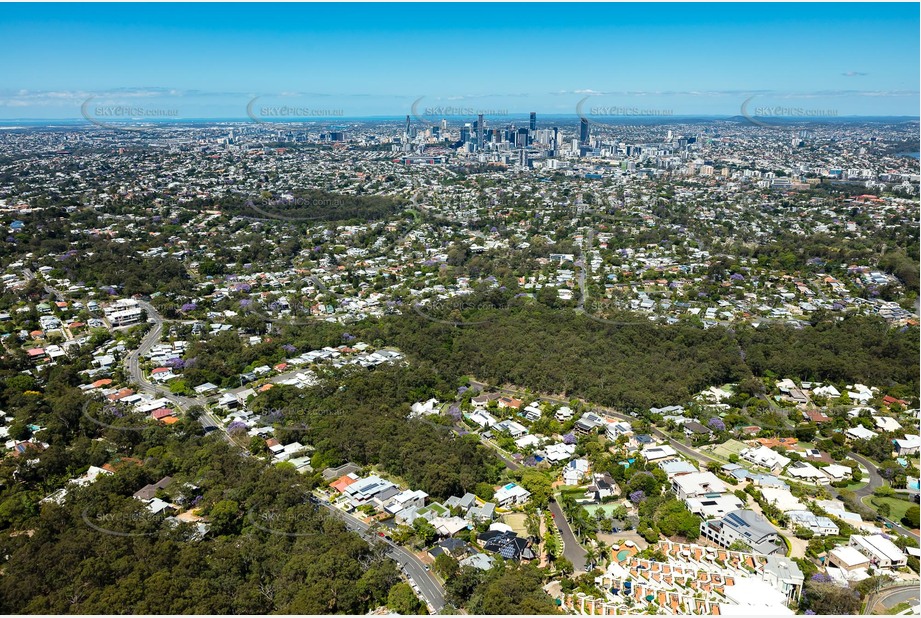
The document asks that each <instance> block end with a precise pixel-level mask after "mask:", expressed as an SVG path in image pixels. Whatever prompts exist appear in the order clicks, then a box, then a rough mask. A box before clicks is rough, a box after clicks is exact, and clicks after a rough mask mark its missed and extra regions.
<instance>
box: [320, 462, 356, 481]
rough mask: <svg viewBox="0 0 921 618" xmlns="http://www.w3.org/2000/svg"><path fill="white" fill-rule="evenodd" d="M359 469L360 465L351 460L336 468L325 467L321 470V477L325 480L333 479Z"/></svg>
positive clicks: (353, 472)
mask: <svg viewBox="0 0 921 618" xmlns="http://www.w3.org/2000/svg"><path fill="white" fill-rule="evenodd" d="M360 470H361V466H359V465H357V464H353V463H351V462H349V463H346V464H342V465H341V466H339V467H338V468H327V469H325V470H323V479H324V480H326V481H334V480H336V479H338V478H340V477H343V476H346V475H349V474H355V473H357V472H358V471H360Z"/></svg>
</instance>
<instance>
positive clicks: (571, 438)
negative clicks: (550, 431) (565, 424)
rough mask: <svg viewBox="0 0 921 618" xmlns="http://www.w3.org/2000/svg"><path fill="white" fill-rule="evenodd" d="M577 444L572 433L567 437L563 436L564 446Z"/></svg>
mask: <svg viewBox="0 0 921 618" xmlns="http://www.w3.org/2000/svg"><path fill="white" fill-rule="evenodd" d="M575 443H576V436H575V435H573V434H571V433H567V434H566V435H564V436H563V444H575Z"/></svg>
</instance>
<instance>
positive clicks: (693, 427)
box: [684, 421, 713, 437]
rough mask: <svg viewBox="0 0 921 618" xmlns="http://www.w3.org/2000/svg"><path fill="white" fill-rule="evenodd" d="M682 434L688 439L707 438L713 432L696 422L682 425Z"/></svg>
mask: <svg viewBox="0 0 921 618" xmlns="http://www.w3.org/2000/svg"><path fill="white" fill-rule="evenodd" d="M684 433H685V435H686V436H688V437H692V436H709V435H710V434H712V433H713V432H712V431H710V430H709V429H708V428H707V427H705V426H704V425H702V424H700V423H698V422H697V421H688V422H687V423H685V424H684Z"/></svg>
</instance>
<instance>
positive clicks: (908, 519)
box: [902, 504, 921, 530]
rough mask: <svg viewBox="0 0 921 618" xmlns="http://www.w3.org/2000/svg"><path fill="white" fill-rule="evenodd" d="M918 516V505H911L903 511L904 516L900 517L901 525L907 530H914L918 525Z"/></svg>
mask: <svg viewBox="0 0 921 618" xmlns="http://www.w3.org/2000/svg"><path fill="white" fill-rule="evenodd" d="M919 515H921V513H919V508H918V505H917V504H915V505H912V506H910V507H908V510H907V511H905V515H904V516H903V517H902V523H903V524H905V526H907V527H908V528H911V529H912V530H915V529H917V528H918V525H919V521H918V520H919Z"/></svg>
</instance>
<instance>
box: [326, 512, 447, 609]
mask: <svg viewBox="0 0 921 618" xmlns="http://www.w3.org/2000/svg"><path fill="white" fill-rule="evenodd" d="M319 504H320V505H321V506H324V507H326V508H327V509H328V510H329V511H330V512H332V513H333V514H334V515H335V516H337V517H340V518H342V519H344V520H345V522H346V525H347V526H348V528H349V529H350V530H352V531H354V532H358V533H359V534H360V535H361V536H362V538H364V539H365V540H367V541H375V540H376V541H380V542H383V543H386V544H387V545H388V546H389V551H388V555H389V556H390V557H391V558H393V559H394V560H395V561H396V563H397V564H399V565H400V568H402V570H403V572H404V573H406V577H408V578H409V579H410V581H412V582H413V583H415V584H416V587H417V588H418V589H419V594H421V595H422V597H423V598H424V599H425V602H426V603H427V604H428V606H429V610H430V611H432V612H434V613H437V612H439V611H441V610H442V609H443V608H444V606H445V604H446V602H445V597H444V589H442V587H441V584H440V583H439V582H438V580H437V579H435V576H434V575H432V573H430V572H429V571H427V570H426V568H425V565H424V564H423V563H422V561H421V560H419V558H417V557H416V556H415V554H413V553H412V552H411V551H409V550H408V549H405V548H403V547H401V546H399V545H397V544H396V543H394V542H393V541H391V540H390V539H387V538H384V537H379V536H375V535H374V534H373V533H371V532H369V530H370V526H368V524H366V523H365V522H363V521H361V520H360V519H358V518H356V517H353V516H352V515H349V514H348V513H344V512H342V511H340V510H339V509H337V508H336V507H334V506H332V505H331V504H329V503H328V502H324V501H319Z"/></svg>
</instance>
